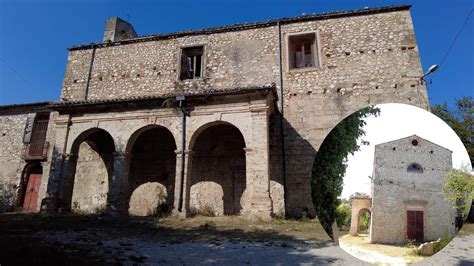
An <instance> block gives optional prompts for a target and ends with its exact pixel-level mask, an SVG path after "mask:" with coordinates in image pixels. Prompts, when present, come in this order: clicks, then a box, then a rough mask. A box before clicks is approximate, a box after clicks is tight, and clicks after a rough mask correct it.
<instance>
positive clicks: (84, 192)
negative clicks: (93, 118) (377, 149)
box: [64, 128, 115, 213]
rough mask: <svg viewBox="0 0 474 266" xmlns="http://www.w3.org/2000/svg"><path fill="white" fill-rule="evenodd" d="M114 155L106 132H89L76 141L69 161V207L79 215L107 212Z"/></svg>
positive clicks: (90, 130) (101, 130) (66, 195)
mask: <svg viewBox="0 0 474 266" xmlns="http://www.w3.org/2000/svg"><path fill="white" fill-rule="evenodd" d="M114 152H115V144H114V140H113V138H112V136H111V135H110V134H109V133H108V132H107V131H105V130H103V129H99V128H93V129H89V130H87V131H85V132H83V133H81V134H80V135H79V136H78V137H77V138H76V139H75V141H74V142H73V144H72V148H71V155H70V159H69V160H68V164H69V165H68V172H67V183H66V190H65V195H64V200H65V206H64V207H65V208H67V209H71V210H72V211H73V212H76V213H99V212H102V211H105V209H106V208H107V204H108V200H109V198H110V197H109V186H110V179H111V177H112V174H113V167H114Z"/></svg>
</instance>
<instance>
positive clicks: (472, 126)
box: [431, 96, 474, 164]
mask: <svg viewBox="0 0 474 266" xmlns="http://www.w3.org/2000/svg"><path fill="white" fill-rule="evenodd" d="M431 112H433V114H435V115H437V116H438V117H439V118H441V119H442V120H443V121H444V122H446V124H448V125H449V126H450V127H451V128H452V129H453V130H454V132H456V134H458V136H459V138H460V139H461V141H462V143H463V144H464V146H465V147H466V149H467V153H468V154H469V158H470V159H471V164H472V163H474V117H473V114H474V99H473V98H472V97H471V96H466V97H464V98H462V99H457V100H456V111H453V110H450V109H449V108H448V105H447V104H446V103H444V104H442V105H441V104H438V105H434V106H432V107H431Z"/></svg>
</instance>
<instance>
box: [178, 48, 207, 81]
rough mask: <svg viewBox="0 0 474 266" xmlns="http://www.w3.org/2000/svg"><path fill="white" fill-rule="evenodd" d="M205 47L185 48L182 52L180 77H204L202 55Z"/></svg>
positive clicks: (183, 78) (182, 78)
mask: <svg viewBox="0 0 474 266" xmlns="http://www.w3.org/2000/svg"><path fill="white" fill-rule="evenodd" d="M203 52H204V47H203V46H199V47H189V48H184V49H183V50H182V53H181V75H180V79H181V80H185V79H196V78H200V77H202V56H203Z"/></svg>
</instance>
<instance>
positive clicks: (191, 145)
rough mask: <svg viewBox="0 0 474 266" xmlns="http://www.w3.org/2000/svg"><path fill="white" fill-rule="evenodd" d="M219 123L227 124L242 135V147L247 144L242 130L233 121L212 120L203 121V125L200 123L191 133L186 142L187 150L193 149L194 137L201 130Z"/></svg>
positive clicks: (199, 133)
mask: <svg viewBox="0 0 474 266" xmlns="http://www.w3.org/2000/svg"><path fill="white" fill-rule="evenodd" d="M219 125H227V126H231V127H234V128H235V129H236V130H238V131H239V133H240V135H241V136H242V139H243V140H244V147H246V146H247V145H248V140H247V139H246V138H245V136H244V134H243V132H242V130H241V129H240V128H239V127H238V126H237V125H235V124H234V123H231V122H227V121H212V122H208V123H204V124H203V125H200V126H199V127H198V128H197V129H196V130H195V131H194V132H193V133H192V136H191V138H190V139H189V141H188V142H187V143H188V145H187V147H188V150H193V147H194V144H195V142H196V139H197V138H198V137H199V136H200V135H201V133H202V132H204V131H205V130H206V129H208V128H210V127H213V126H219Z"/></svg>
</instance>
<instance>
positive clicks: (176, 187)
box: [168, 150, 183, 216]
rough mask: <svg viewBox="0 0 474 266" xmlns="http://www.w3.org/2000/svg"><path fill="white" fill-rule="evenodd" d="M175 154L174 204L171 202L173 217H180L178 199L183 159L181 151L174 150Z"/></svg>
mask: <svg viewBox="0 0 474 266" xmlns="http://www.w3.org/2000/svg"><path fill="white" fill-rule="evenodd" d="M174 152H175V153H176V174H175V178H174V191H173V193H174V202H173V211H172V213H173V215H177V216H179V215H180V212H179V210H178V209H179V197H180V193H181V163H182V162H181V160H182V158H183V156H182V154H181V150H175V151H174ZM170 192H171V191H169V192H168V193H170Z"/></svg>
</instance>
